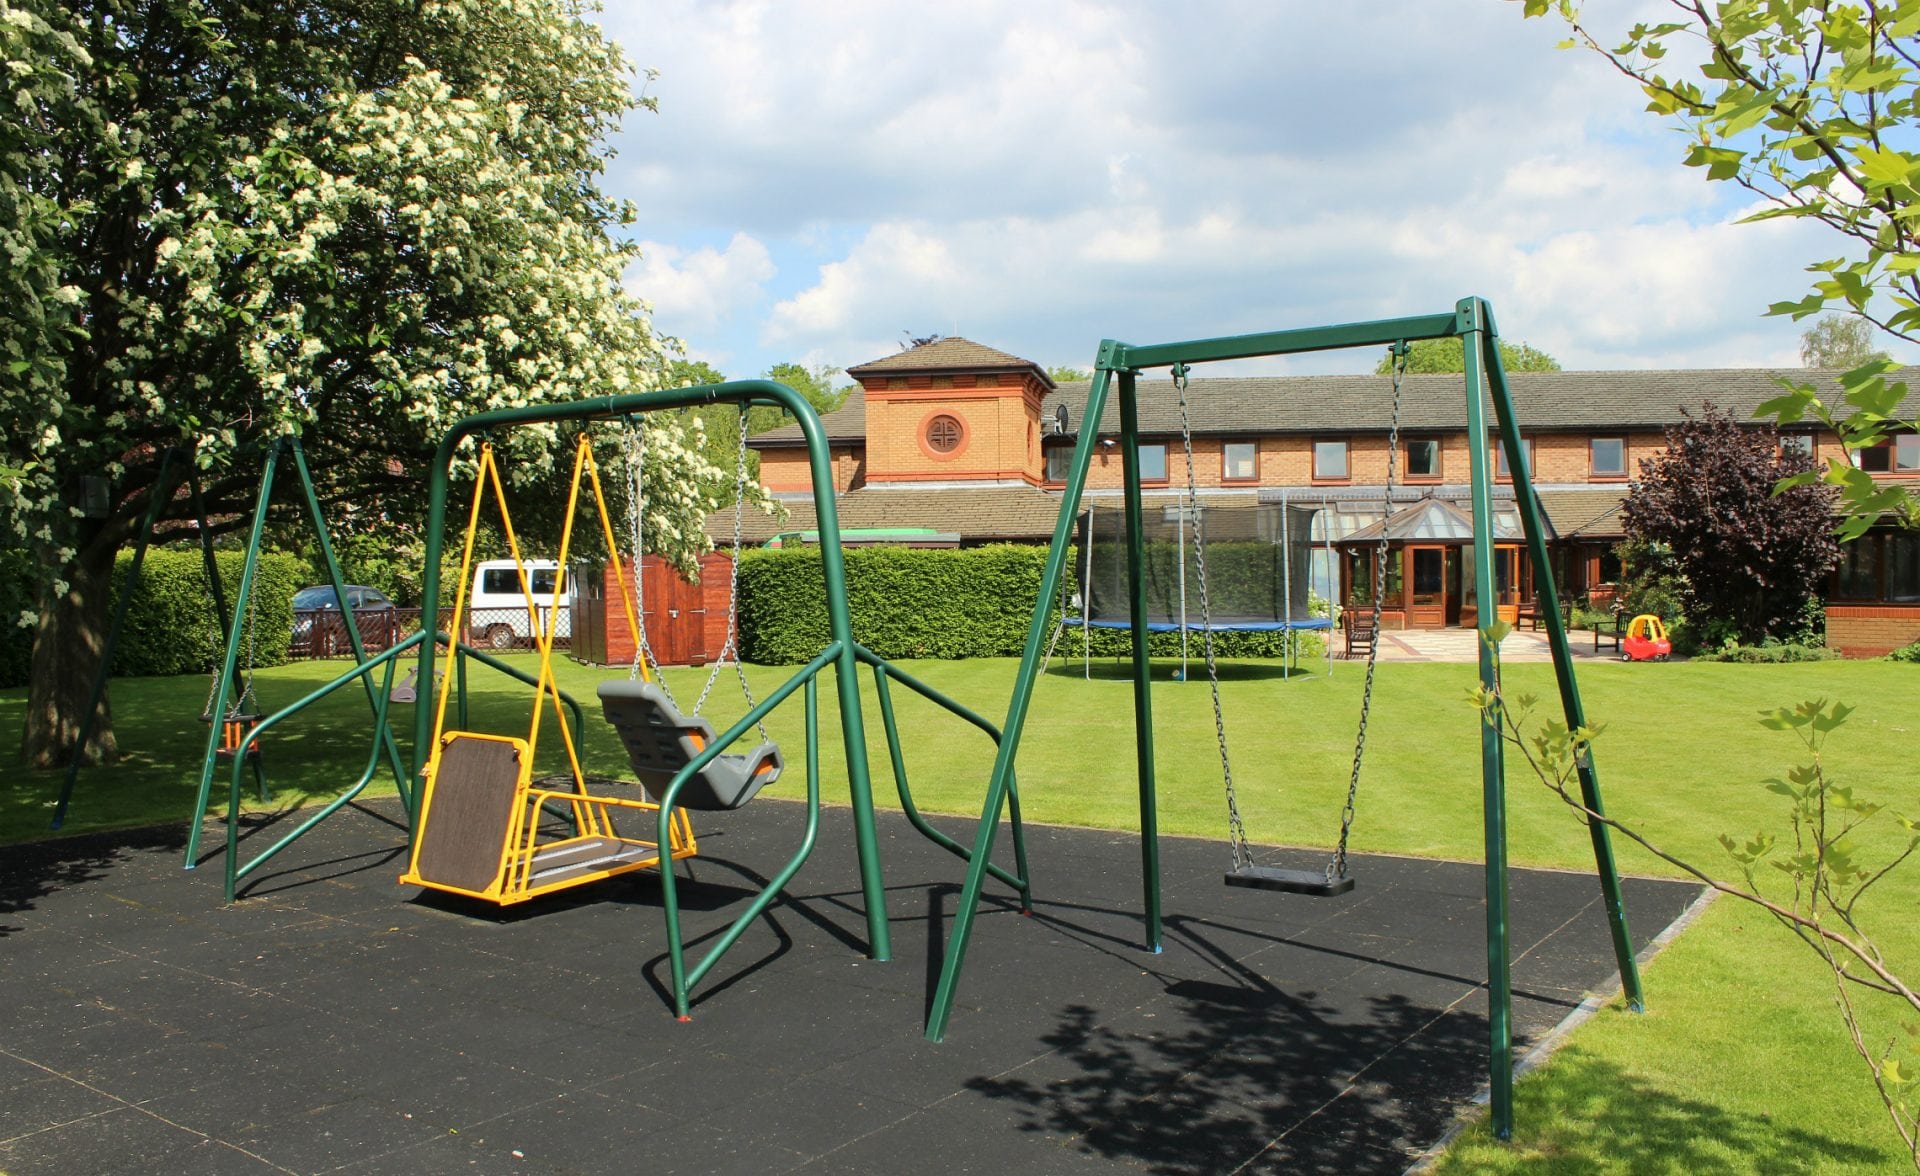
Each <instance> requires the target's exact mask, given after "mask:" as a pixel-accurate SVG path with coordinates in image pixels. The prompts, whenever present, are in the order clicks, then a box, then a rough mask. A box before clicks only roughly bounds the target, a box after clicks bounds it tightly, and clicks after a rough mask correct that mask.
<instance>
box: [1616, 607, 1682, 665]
mask: <svg viewBox="0 0 1920 1176" xmlns="http://www.w3.org/2000/svg"><path fill="white" fill-rule="evenodd" d="M1672 656H1673V642H1672V641H1669V640H1668V639H1667V626H1666V625H1665V624H1664V623H1663V622H1662V621H1661V620H1660V618H1659V617H1657V616H1655V615H1653V614H1652V613H1641V614H1640V615H1639V616H1637V617H1635V618H1633V620H1631V621H1629V622H1627V635H1626V636H1625V637H1623V638H1621V639H1620V660H1621V661H1666V660H1667V659H1668V658H1669V657H1672Z"/></svg>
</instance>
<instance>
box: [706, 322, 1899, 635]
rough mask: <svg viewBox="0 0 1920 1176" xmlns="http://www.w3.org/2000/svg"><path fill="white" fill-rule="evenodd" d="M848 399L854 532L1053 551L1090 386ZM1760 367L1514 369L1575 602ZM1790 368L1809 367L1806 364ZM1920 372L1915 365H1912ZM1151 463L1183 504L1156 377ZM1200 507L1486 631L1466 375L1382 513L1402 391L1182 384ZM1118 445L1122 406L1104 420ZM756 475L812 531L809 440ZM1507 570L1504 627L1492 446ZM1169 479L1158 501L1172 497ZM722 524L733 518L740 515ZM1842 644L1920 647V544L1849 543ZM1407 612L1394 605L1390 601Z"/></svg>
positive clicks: (1148, 382)
mask: <svg viewBox="0 0 1920 1176" xmlns="http://www.w3.org/2000/svg"><path fill="white" fill-rule="evenodd" d="M847 374H848V375H850V376H852V377H853V378H854V380H855V381H856V387H855V388H854V389H853V390H852V392H851V393H850V394H849V395H848V398H847V402H846V404H845V405H844V406H842V407H841V408H840V409H839V410H838V411H836V412H833V413H829V414H827V416H826V417H825V418H824V420H823V424H824V425H825V427H826V433H827V437H828V441H829V446H830V449H831V451H832V456H833V468H834V478H835V489H836V491H837V493H838V495H839V506H840V522H841V526H842V527H843V528H867V527H927V528H931V529H934V530H937V531H941V532H948V533H952V532H958V533H959V534H960V536H961V540H962V542H963V543H965V544H969V545H971V544H976V543H988V542H1007V541H1011V542H1045V541H1046V540H1047V539H1048V538H1049V537H1050V536H1051V534H1052V531H1053V526H1054V522H1055V520H1056V518H1057V517H1058V514H1059V505H1060V496H1059V491H1060V489H1061V480H1062V478H1063V477H1064V476H1065V472H1066V468H1067V463H1068V460H1069V459H1070V457H1071V453H1072V449H1073V446H1074V444H1075V442H1076V441H1077V439H1078V437H1079V432H1080V430H1081V429H1083V428H1085V427H1086V422H1084V421H1081V420H1078V419H1077V414H1078V413H1079V412H1080V411H1081V410H1082V408H1083V407H1084V405H1085V403H1086V396H1087V386H1086V385H1085V384H1083V383H1082V384H1061V385H1056V384H1055V383H1054V381H1053V380H1051V379H1050V378H1049V377H1048V376H1047V374H1046V372H1045V371H1044V370H1043V369H1042V368H1040V367H1039V366H1038V365H1037V364H1035V363H1033V362H1032V361H1030V360H1026V359H1022V358H1020V357H1018V356H1015V355H1009V354H1007V353H1006V352H1003V351H998V350H995V349H994V348H991V347H986V346H983V345H981V344H978V343H974V342H972V341H970V340H967V339H960V338H946V339H939V340H935V341H934V342H931V343H927V344H923V345H921V346H918V347H915V348H912V349H910V350H906V351H902V352H900V353H898V354H895V355H890V356H887V357H885V358H883V359H877V360H874V361H872V362H870V363H864V364H861V365H859V366H857V367H853V368H850V369H848V373H847ZM1776 374H1777V373H1774V372H1771V371H1765V370H1699V371H1630V372H1515V373H1510V374H1509V376H1508V380H1509V383H1510V385H1511V387H1512V390H1513V397H1514V404H1515V408H1516V411H1517V413H1518V415H1519V418H1520V421H1521V425H1522V432H1523V435H1524V439H1525V441H1526V443H1527V447H1528V451H1529V454H1530V460H1531V464H1532V469H1533V477H1534V483H1535V486H1536V489H1537V490H1538V492H1539V497H1540V503H1541V505H1542V507H1543V508H1544V513H1545V515H1546V518H1547V522H1548V525H1549V527H1550V529H1551V532H1552V538H1551V542H1550V549H1551V551H1552V558H1553V559H1554V561H1555V564H1556V568H1555V571H1556V578H1557V581H1558V583H1559V584H1560V585H1561V586H1562V588H1563V589H1564V590H1566V591H1568V592H1569V593H1575V594H1585V595H1589V596H1591V597H1593V598H1596V599H1605V598H1606V596H1607V594H1608V593H1609V591H1610V588H1611V585H1612V582H1613V580H1614V578H1615V576H1616V575H1617V573H1618V568H1617V566H1616V563H1615V560H1614V557H1613V555H1612V548H1613V545H1614V544H1615V543H1617V542H1619V540H1620V539H1621V538H1622V531H1621V527H1620V518H1619V512H1620V504H1621V501H1622V499H1623V498H1624V496H1625V493H1626V489H1627V484H1628V481H1629V479H1630V478H1631V477H1632V476H1633V473H1634V471H1635V470H1636V469H1637V468H1638V466H1637V463H1638V462H1639V461H1641V460H1642V459H1645V458H1648V457H1652V456H1654V455H1655V454H1658V453H1660V452H1662V451H1663V449H1664V446H1665V437H1664V432H1663V431H1664V430H1665V429H1666V428H1667V427H1668V426H1669V425H1672V424H1674V423H1677V422H1678V421H1679V420H1681V419H1682V410H1683V409H1685V410H1691V411H1698V410H1699V408H1700V407H1701V406H1702V405H1703V404H1705V403H1707V402H1712V403H1714V404H1716V405H1718V406H1719V407H1720V408H1722V409H1724V410H1726V411H1728V412H1731V413H1732V414H1733V415H1734V416H1735V417H1736V418H1744V417H1749V416H1751V415H1752V413H1753V411H1754V409H1755V408H1756V406H1758V405H1759V404H1760V403H1761V402H1762V401H1765V400H1768V399H1771V398H1772V397H1774V396H1776V395H1777V394H1778V392H1779V388H1778V385H1777V384H1775V382H1774V376H1775V375H1776ZM1793 374H1795V375H1804V374H1805V373H1804V372H1798V371H1796V372H1795V373H1793ZM1915 374H1920V373H1915ZM1140 389H1141V397H1140V400H1141V403H1140V429H1141V439H1142V443H1141V466H1142V470H1143V474H1144V475H1145V480H1146V483H1147V487H1148V492H1149V494H1150V495H1154V494H1156V491H1157V494H1158V496H1160V497H1163V498H1164V499H1166V500H1167V501H1169V502H1170V501H1172V500H1173V499H1174V498H1175V497H1176V496H1177V495H1178V494H1179V493H1181V492H1182V491H1183V489H1184V486H1185V482H1186V469H1185V457H1184V450H1183V447H1182V444H1181V431H1180V419H1179V410H1178V404H1177V401H1176V399H1175V396H1174V393H1173V389H1172V386H1171V383H1170V382H1169V381H1168V380H1167V378H1166V377H1165V376H1164V375H1163V374H1160V373H1149V374H1145V375H1143V376H1142V379H1141V384H1140ZM1188 399H1189V403H1190V410H1191V412H1190V415H1191V420H1192V426H1193V428H1192V431H1193V453H1194V462H1195V470H1196V476H1197V480H1198V482H1199V486H1200V494H1201V495H1202V497H1203V498H1204V499H1205V501H1207V502H1208V504H1210V505H1215V504H1217V505H1222V506H1231V505H1235V504H1253V503H1260V502H1276V501H1280V500H1281V499H1282V498H1284V499H1285V500H1286V501H1287V502H1289V503H1290V504H1293V505H1300V506H1309V507H1318V508H1322V509H1320V511H1319V516H1318V518H1317V520H1316V524H1315V526H1316V531H1315V534H1316V541H1317V543H1318V549H1317V550H1316V553H1315V560H1314V567H1313V569H1312V574H1313V577H1314V581H1315V587H1316V589H1317V590H1318V591H1320V592H1321V593H1322V594H1323V595H1334V594H1337V595H1338V596H1339V598H1341V599H1349V598H1350V597H1351V596H1352V594H1353V593H1354V591H1355V587H1356V586H1359V587H1360V588H1361V590H1364V588H1365V586H1366V585H1367V584H1368V583H1369V581H1370V573H1369V570H1368V565H1367V560H1368V559H1370V558H1371V555H1370V549H1371V548H1372V546H1373V543H1374V542H1375V541H1377V538H1378V535H1379V531H1380V529H1382V528H1384V529H1386V530H1387V532H1388V538H1389V541H1390V544H1391V554H1390V555H1389V557H1388V567H1389V584H1388V592H1387V597H1386V600H1385V602H1384V603H1385V604H1386V605H1387V606H1388V608H1387V611H1388V614H1389V619H1388V623H1390V624H1398V625H1407V626H1414V627H1444V626H1449V625H1459V624H1472V623H1473V621H1474V618H1473V616H1472V613H1471V604H1470V603H1469V604H1468V607H1467V609H1466V611H1465V612H1464V614H1463V610H1462V607H1461V605H1462V602H1463V601H1466V602H1471V600H1472V597H1473V593H1472V590H1471V584H1470V582H1469V581H1468V579H1467V577H1470V576H1471V569H1470V568H1468V567H1467V566H1466V565H1468V564H1470V562H1471V561H1470V558H1467V557H1465V556H1464V555H1463V551H1464V548H1465V547H1466V545H1467V544H1469V543H1470V542H1471V539H1472V535H1471V527H1470V523H1467V524H1465V525H1464V526H1463V524H1462V520H1464V519H1466V518H1467V515H1468V512H1469V511H1470V504H1469V501H1468V449H1467V446H1468V445H1469V443H1470V441H1469V438H1468V436H1467V432H1466V427H1465V426H1466V406H1465V404H1464V402H1463V397H1462V379H1461V377H1460V376H1458V375H1413V376H1409V377H1407V380H1406V386H1405V392H1404V395H1403V400H1402V408H1401V430H1400V447H1399V458H1398V461H1399V469H1398V471H1397V473H1396V477H1395V482H1396V487H1395V489H1394V493H1393V498H1392V501H1391V502H1387V501H1385V500H1384V499H1383V494H1382V491H1383V489H1384V486H1385V482H1386V472H1387V441H1388V433H1389V424H1390V421H1391V412H1392V385H1391V381H1390V380H1389V379H1388V378H1386V377H1384V376H1372V375H1364V376H1250V377H1239V376H1236V377H1222V378H1205V377H1204V376H1203V375H1200V374H1196V375H1195V377H1194V379H1193V380H1192V383H1191V386H1190V388H1189V392H1188ZM1096 427H1097V429H1098V433H1099V436H1100V437H1101V438H1102V439H1103V440H1104V439H1106V438H1109V437H1117V436H1118V434H1119V409H1118V406H1117V404H1110V406H1109V408H1108V411H1107V415H1106V417H1105V418H1104V419H1102V420H1101V421H1100V422H1098V424H1097V426H1096ZM749 444H751V445H752V446H753V447H754V449H755V450H757V451H758V453H759V455H760V476H761V482H762V484H763V485H765V486H766V487H767V489H768V490H769V491H770V492H772V493H773V494H774V495H775V497H777V498H778V499H780V500H781V501H782V502H783V503H784V504H785V505H786V507H787V509H788V511H789V512H790V515H791V517H790V519H789V520H787V521H777V520H774V519H770V518H765V517H763V516H753V517H750V518H749V520H748V524H747V527H748V529H747V539H748V541H750V542H754V541H760V540H764V539H766V538H767V537H769V536H771V535H772V534H773V533H775V532H776V531H780V530H794V529H805V528H809V527H811V526H812V525H813V507H812V496H811V492H810V482H809V478H808V472H807V459H806V449H805V445H804V442H803V440H802V438H801V436H800V430H799V428H798V426H788V427H786V428H782V429H775V430H772V431H770V432H767V433H763V434H760V435H759V436H756V437H754V438H752V439H751V440H750V442H749ZM1783 444H1788V445H1793V446H1796V447H1800V448H1803V449H1805V450H1806V451H1808V452H1810V453H1812V454H1813V455H1814V456H1815V457H1816V458H1819V459H1825V458H1827V457H1830V456H1838V455H1841V454H1842V453H1843V451H1842V450H1841V448H1840V446H1839V443H1838V441H1837V440H1836V439H1835V438H1833V437H1832V436H1831V435H1827V434H1824V433H1821V432H1819V431H1817V430H1815V429H1814V428H1812V427H1811V426H1806V427H1795V428H1794V429H1791V430H1789V431H1788V432H1787V434H1786V440H1785V441H1784V442H1783ZM1493 452H1494V455H1495V457H1494V460H1495V462H1496V474H1497V484H1496V489H1495V495H1496V502H1495V514H1496V530H1497V531H1498V532H1499V533H1498V534H1497V535H1496V560H1495V566H1496V575H1497V576H1498V578H1499V581H1500V583H1499V594H1500V599H1501V612H1502V613H1503V615H1506V616H1509V617H1511V616H1512V615H1513V614H1514V613H1515V612H1517V610H1518V609H1519V607H1520V606H1521V605H1522V604H1523V603H1525V602H1526V600H1527V598H1528V596H1529V594H1530V593H1531V590H1532V575H1531V572H1530V570H1529V568H1528V564H1527V558H1526V553H1525V551H1524V550H1523V547H1522V544H1521V541H1520V538H1519V529H1518V520H1517V511H1515V509H1514V507H1513V501H1512V490H1511V486H1510V484H1508V482H1507V479H1506V478H1505V476H1504V475H1505V468H1504V466H1505V463H1504V459H1502V458H1500V457H1499V455H1498V449H1497V448H1494V450H1493ZM1861 464H1862V465H1863V466H1864V467H1865V468H1867V469H1869V470H1872V471H1874V472H1875V474H1876V476H1879V477H1885V478H1890V479H1903V478H1916V479H1920V437H1901V438H1897V439H1895V440H1894V441H1893V442H1892V443H1890V444H1889V445H1888V446H1886V447H1885V448H1884V449H1882V450H1879V451H1869V452H1867V453H1866V454H1865V455H1864V457H1863V458H1862V459H1861ZM1120 487H1121V462H1120V457H1119V452H1118V448H1117V446H1114V445H1111V444H1102V446H1101V447H1100V448H1099V449H1098V450H1097V451H1096V455H1095V458H1094V464H1093V468H1092V470H1091V472H1090V473H1089V476H1088V481H1087V492H1086V502H1087V504H1088V505H1089V506H1090V507H1091V508H1092V509H1093V510H1095V511H1100V510H1118V509H1120V505H1121V504H1120ZM1161 487H1164V489H1159V488H1161ZM729 522H730V516H729ZM1832 600H1833V604H1832V607H1831V608H1830V610H1829V613H1830V634H1831V637H1832V640H1833V643H1834V644H1835V645H1836V646H1838V647H1840V648H1842V649H1845V650H1847V651H1848V652H1853V653H1861V654H1867V653H1877V652H1885V651H1886V650H1887V649H1890V648H1894V647H1897V646H1898V645H1902V644H1905V643H1906V642H1907V641H1911V640H1913V639H1915V638H1916V637H1920V536H1915V535H1912V534H1901V533H1894V532H1887V533H1874V534H1871V535H1869V536H1867V537H1866V538H1865V539H1863V540H1861V541H1860V542H1858V543H1855V544H1852V545H1850V546H1849V549H1848V553H1847V560H1846V562H1845V563H1844V564H1843V565H1842V567H1841V569H1840V571H1839V572H1838V573H1837V574H1836V575H1835V577H1834V583H1833V591H1832ZM1396 606H1397V607H1396Z"/></svg>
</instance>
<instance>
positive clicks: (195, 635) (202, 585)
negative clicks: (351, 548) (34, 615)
mask: <svg viewBox="0 0 1920 1176" xmlns="http://www.w3.org/2000/svg"><path fill="white" fill-rule="evenodd" d="M214 558H215V562H216V564H217V565H218V567H219V568H220V581H221V583H222V584H223V585H225V587H226V590H227V599H228V600H229V601H231V600H232V599H233V598H234V595H235V594H236V593H237V592H238V591H239V588H240V572H241V568H242V566H243V564H244V563H245V556H244V555H243V554H242V553H241V552H238V551H222V552H216V553H215V557H214ZM132 567H133V553H132V552H131V551H125V552H122V553H121V554H120V558H119V560H118V561H117V562H116V563H115V565H114V569H113V591H114V599H115V600H116V601H117V600H119V598H120V593H121V592H122V591H123V590H124V589H125V587H126V582H127V573H128V572H129V570H130V569H131V568H132ZM310 574H311V573H310V570H309V568H308V567H307V564H306V561H305V560H303V559H300V558H299V557H297V556H292V555H283V554H280V553H278V552H266V553H264V554H262V555H261V557H260V563H259V570H258V571H257V572H256V573H255V578H254V608H253V623H254V663H255V664H256V665H263V666H275V665H280V664H281V663H283V662H285V661H286V660H287V646H288V645H289V644H290V643H291V642H292V639H293V594H294V593H295V592H297V591H299V590H300V589H301V588H303V587H305V586H306V584H307V582H308V578H309V576H310ZM35 608H36V603H35V599H34V586H33V578H32V569H31V568H30V567H29V565H28V563H27V561H26V559H25V557H24V556H15V555H12V554H11V553H10V554H9V557H8V558H7V560H6V562H5V563H0V609H5V610H6V612H5V613H4V617H5V620H6V628H5V636H4V639H0V686H22V685H25V684H26V681H27V671H28V668H29V665H28V660H29V657H30V654H31V651H32V645H33V631H32V630H31V629H28V628H22V627H19V626H18V625H17V624H16V622H17V621H18V619H19V616H20V614H21V613H22V612H32V611H34V610H35ZM219 640H220V624H219V621H218V620H216V619H215V617H214V615H213V597H212V596H211V595H210V594H209V593H208V591H207V576H206V571H205V568H204V565H203V564H202V563H201V557H200V552H199V550H198V549H197V548H195V549H181V550H168V549H165V548H150V549H149V550H148V551H147V559H146V563H145V564H144V565H143V566H142V567H141V569H140V586H139V590H138V591H136V592H135V593H134V596H133V602H132V603H131V604H130V605H128V607H127V624H126V628H125V629H124V630H123V631H122V632H121V634H120V645H119V648H118V649H116V650H115V651H114V658H113V670H114V673H115V675H117V676H125V677H143V676H152V675H166V674H192V673H201V672H204V671H206V670H207V669H209V668H210V667H211V666H212V664H213V660H214V658H215V656H216V654H217V651H218V648H219ZM246 656H247V654H246V646H245V645H244V644H243V645H242V646H241V653H240V657H241V663H242V664H243V665H244V664H245V662H246Z"/></svg>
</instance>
